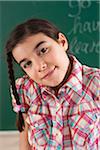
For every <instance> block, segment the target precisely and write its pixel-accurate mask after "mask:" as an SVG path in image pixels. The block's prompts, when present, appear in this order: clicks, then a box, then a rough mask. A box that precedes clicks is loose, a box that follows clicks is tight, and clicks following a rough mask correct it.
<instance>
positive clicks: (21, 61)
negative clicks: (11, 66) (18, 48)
mask: <svg viewBox="0 0 100 150" xmlns="http://www.w3.org/2000/svg"><path fill="white" fill-rule="evenodd" d="M26 60H27V59H26V58H24V59H22V60H20V62H19V65H21V63H23V62H24V61H26Z"/></svg>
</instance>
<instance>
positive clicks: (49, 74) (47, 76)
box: [42, 67, 56, 79]
mask: <svg viewBox="0 0 100 150" xmlns="http://www.w3.org/2000/svg"><path fill="white" fill-rule="evenodd" d="M55 69H56V67H54V68H53V69H52V70H51V71H49V72H48V73H47V74H46V75H44V76H43V77H42V79H46V78H49V77H50V76H51V75H52V74H53V73H54V71H55Z"/></svg>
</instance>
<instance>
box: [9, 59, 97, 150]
mask: <svg viewBox="0 0 100 150" xmlns="http://www.w3.org/2000/svg"><path fill="white" fill-rule="evenodd" d="M72 58H73V69H72V72H71V74H70V76H69V78H68V79H67V81H66V83H65V84H64V85H63V86H62V87H61V88H60V89H59V92H58V95H57V96H55V95H54V91H53V90H52V89H51V88H47V87H45V86H42V85H38V84H36V83H35V82H34V81H33V80H31V79H29V78H28V77H27V76H24V77H23V78H19V79H17V81H16V87H17V91H18V93H19V96H20V102H21V105H20V106H17V105H16V101H15V99H14V97H13V95H12V98H13V101H12V102H13V107H14V111H16V112H18V111H19V110H20V109H21V111H22V112H27V119H26V121H27V123H28V124H29V131H28V139H29V143H30V145H31V146H32V150H33V149H35V150H100V97H99V96H100V91H99V89H100V83H99V78H100V76H99V73H100V72H99V69H96V68H90V67H87V66H85V65H81V64H80V63H79V62H78V60H77V59H76V58H75V57H74V56H72Z"/></svg>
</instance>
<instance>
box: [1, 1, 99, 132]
mask: <svg viewBox="0 0 100 150" xmlns="http://www.w3.org/2000/svg"><path fill="white" fill-rule="evenodd" d="M99 6H100V2H99V1H88V0H86V1H78V0H76V1H0V130H14V129H16V127H15V117H16V115H15V113H14V112H13V111H12V106H11V97H10V92H9V80H8V75H7V64H6V57H5V52H4V44H5V41H6V40H7V38H8V35H9V33H10V31H11V30H12V29H13V27H14V26H15V25H17V24H19V23H21V22H22V21H24V20H27V19H29V18H32V17H36V18H37V17H38V18H43V19H48V20H49V21H52V22H54V24H56V25H57V26H58V27H59V28H60V29H61V31H62V32H63V33H65V35H66V36H67V37H68V40H69V45H70V46H69V48H70V51H72V52H73V53H74V55H75V56H76V57H77V58H78V59H79V60H80V61H81V62H82V63H83V64H86V65H89V66H93V67H99V50H100V38H99V29H100V20H99ZM14 67H15V70H16V74H15V75H16V78H17V77H19V76H21V74H22V73H20V69H19V67H18V65H14Z"/></svg>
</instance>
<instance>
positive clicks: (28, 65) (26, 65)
mask: <svg viewBox="0 0 100 150" xmlns="http://www.w3.org/2000/svg"><path fill="white" fill-rule="evenodd" d="M31 65H32V62H31V61H28V62H27V63H25V64H24V65H23V68H24V69H26V68H28V67H30V66H31Z"/></svg>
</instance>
